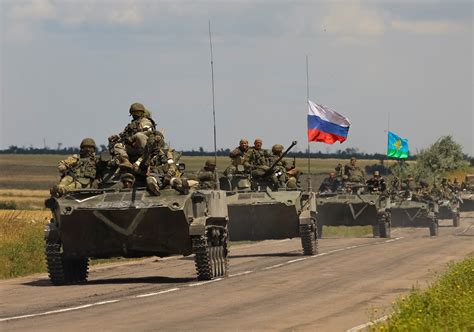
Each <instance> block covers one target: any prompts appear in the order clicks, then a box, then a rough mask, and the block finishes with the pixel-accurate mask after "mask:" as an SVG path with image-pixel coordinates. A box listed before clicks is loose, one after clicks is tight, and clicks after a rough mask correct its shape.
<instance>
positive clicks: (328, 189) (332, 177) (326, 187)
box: [319, 172, 341, 193]
mask: <svg viewBox="0 0 474 332" xmlns="http://www.w3.org/2000/svg"><path fill="white" fill-rule="evenodd" d="M340 185H341V182H340V181H339V179H338V178H337V176H336V172H331V173H329V176H328V177H327V178H325V179H324V180H323V182H322V183H321V185H320V186H319V192H320V193H332V192H336V191H337V189H338V188H339V186H340Z"/></svg>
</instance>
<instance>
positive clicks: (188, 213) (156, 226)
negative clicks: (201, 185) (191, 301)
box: [45, 188, 229, 285]
mask: <svg viewBox="0 0 474 332" xmlns="http://www.w3.org/2000/svg"><path fill="white" fill-rule="evenodd" d="M47 206H48V207H49V208H50V209H51V211H52V215H53V218H52V219H51V221H50V223H49V224H48V225H47V226H46V229H45V242H46V261H47V268H48V273H49V277H50V279H51V282H52V283H53V284H54V285H62V284H75V283H83V282H85V281H86V280H87V277H88V262H89V258H110V257H117V256H121V257H144V256H153V255H155V256H159V257H165V256H170V255H184V256H188V255H191V254H193V253H194V254H195V257H194V261H195V265H196V271H197V277H198V279H199V280H209V279H212V278H215V277H220V276H225V275H227V271H228V241H229V233H228V225H227V224H228V212H227V204H226V193H225V192H224V191H219V190H203V191H191V192H190V193H189V194H187V195H183V194H179V193H178V192H177V191H175V190H174V189H165V190H162V192H161V195H160V196H158V197H157V196H151V195H150V194H149V193H148V192H147V191H146V190H145V189H144V188H133V189H128V190H117V189H113V188H105V189H79V190H74V191H70V192H69V193H67V194H66V195H64V196H62V197H59V198H55V197H52V198H50V199H48V200H47Z"/></svg>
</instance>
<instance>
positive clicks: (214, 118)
mask: <svg viewBox="0 0 474 332" xmlns="http://www.w3.org/2000/svg"><path fill="white" fill-rule="evenodd" d="M209 47H210V49H211V84H212V118H213V121H214V163H215V164H216V167H215V168H214V178H215V180H216V181H215V182H216V189H217V190H219V189H220V188H219V187H220V186H219V179H218V178H217V137H216V104H215V98H214V56H213V54H212V37H211V20H209Z"/></svg>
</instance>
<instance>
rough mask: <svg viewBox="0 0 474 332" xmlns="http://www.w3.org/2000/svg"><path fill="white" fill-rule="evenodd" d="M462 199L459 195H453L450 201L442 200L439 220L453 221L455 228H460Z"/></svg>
mask: <svg viewBox="0 0 474 332" xmlns="http://www.w3.org/2000/svg"><path fill="white" fill-rule="evenodd" d="M461 202H462V199H461V198H460V195H459V194H458V193H453V194H452V196H451V197H450V199H442V200H440V201H439V202H438V206H439V213H438V218H439V219H452V220H453V226H454V227H459V224H460V220H461V217H460V214H461V213H460V207H461Z"/></svg>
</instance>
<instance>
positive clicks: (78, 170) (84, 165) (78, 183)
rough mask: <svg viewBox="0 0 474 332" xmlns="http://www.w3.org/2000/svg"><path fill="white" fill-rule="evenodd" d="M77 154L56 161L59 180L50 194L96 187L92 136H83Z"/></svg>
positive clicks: (94, 148) (62, 193) (95, 162)
mask: <svg viewBox="0 0 474 332" xmlns="http://www.w3.org/2000/svg"><path fill="white" fill-rule="evenodd" d="M80 148H81V150H80V153H79V155H77V154H74V155H72V156H70V157H68V158H66V159H64V160H61V161H60V162H59V163H58V171H59V173H61V180H60V181H59V183H58V184H57V185H55V186H54V187H53V188H52V189H51V191H50V192H51V195H52V196H57V197H59V196H62V195H64V194H65V193H67V192H68V191H70V190H72V189H82V188H96V187H97V181H96V175H97V158H96V156H95V150H96V145H95V142H94V140H93V139H92V138H84V139H83V140H82V142H81V145H80Z"/></svg>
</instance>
